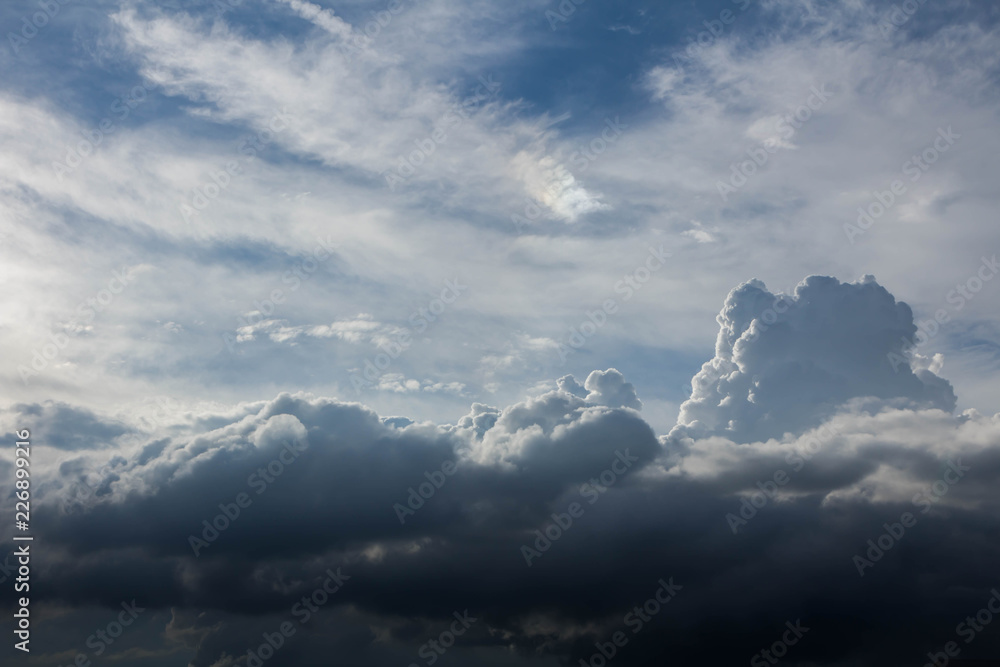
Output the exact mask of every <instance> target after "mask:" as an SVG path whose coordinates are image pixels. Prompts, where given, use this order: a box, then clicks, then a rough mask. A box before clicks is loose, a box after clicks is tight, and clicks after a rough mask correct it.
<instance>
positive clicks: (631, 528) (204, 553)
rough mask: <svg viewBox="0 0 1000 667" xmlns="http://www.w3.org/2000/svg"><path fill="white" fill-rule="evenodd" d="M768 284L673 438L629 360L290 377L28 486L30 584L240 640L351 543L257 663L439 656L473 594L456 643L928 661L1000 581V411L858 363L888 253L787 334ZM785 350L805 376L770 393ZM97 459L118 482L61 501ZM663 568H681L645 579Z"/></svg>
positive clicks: (813, 301) (304, 589)
mask: <svg viewBox="0 0 1000 667" xmlns="http://www.w3.org/2000/svg"><path fill="white" fill-rule="evenodd" d="M773 299H774V297H773V295H771V294H770V293H768V292H766V290H765V289H764V288H763V286H762V285H760V284H755V283H749V284H747V285H743V286H740V287H739V288H737V289H736V290H734V292H733V293H732V294H731V295H730V297H729V299H727V302H726V306H725V308H724V309H723V312H722V314H720V317H719V321H720V324H721V325H722V326H721V332H720V336H719V340H720V343H719V346H718V348H717V358H716V363H714V364H708V365H706V368H705V369H703V371H702V373H701V374H700V376H699V378H698V381H697V382H696V383H695V384H696V387H695V390H696V399H694V400H696V402H697V409H696V410H695V408H692V407H691V406H690V405H689V406H688V410H689V411H690V412H691V413H693V412H695V411H697V413H698V419H699V421H700V424H701V425H713V426H715V428H714V429H708V430H707V432H706V429H705V428H704V427H701V428H699V427H698V425H694V426H690V425H689V426H687V427H684V428H678V429H675V431H674V432H673V433H672V434H671V435H669V436H663V437H660V438H656V437H655V436H654V434H653V431H652V429H651V428H650V427H649V426H648V425H647V424H646V422H645V421H644V420H643V419H642V418H641V417H640V415H639V413H638V412H637V411H636V408H639V407H641V402H640V401H639V399H638V397H637V396H636V395H635V391H634V388H633V387H632V386H631V384H629V383H628V382H626V381H625V378H624V377H622V375H621V374H620V373H619V372H618V371H616V370H614V369H609V370H607V371H595V372H594V373H592V374H591V375H590V376H589V377H588V378H587V379H586V380H585V381H584V382H583V383H582V384H581V383H579V382H578V381H576V380H575V379H574V378H573V377H571V376H567V377H564V378H562V379H560V380H559V381H558V382H557V389H556V390H554V391H551V392H548V393H546V394H543V395H541V396H537V397H534V398H530V399H528V400H525V401H524V402H521V403H518V404H515V405H512V406H508V407H506V408H504V409H502V410H501V409H497V408H493V407H490V406H487V405H483V404H476V405H474V406H473V407H472V409H471V411H470V413H469V414H468V415H467V416H466V417H464V418H462V419H460V420H459V421H458V422H457V424H455V425H443V426H441V425H434V424H430V423H426V422H424V423H420V422H411V421H410V420H409V419H406V418H400V417H393V418H380V417H379V416H378V415H376V414H375V413H374V412H372V411H371V410H369V409H368V408H365V407H364V406H361V405H359V404H355V403H343V402H339V401H335V400H330V399H322V398H314V397H309V396H306V395H288V394H283V395H280V396H278V397H277V398H275V399H274V400H272V401H269V402H264V403H259V404H255V405H254V406H253V409H252V410H243V409H240V410H233V411H231V412H230V413H229V418H228V423H226V424H225V425H220V424H222V422H223V421H226V420H222V419H220V418H219V416H214V417H213V416H212V415H207V414H206V415H200V416H199V417H198V419H197V420H193V421H192V422H191V423H197V424H213V425H219V426H218V427H217V428H210V429H206V430H203V431H200V432H191V433H188V434H179V435H178V434H172V438H171V439H170V440H166V439H162V438H161V439H158V440H152V441H151V442H149V443H147V444H144V445H142V446H139V447H137V448H136V452H135V453H134V455H132V456H116V457H113V458H111V459H101V453H100V452H90V453H86V454H84V455H81V457H79V458H77V459H73V464H72V465H64V466H63V468H62V469H60V470H58V471H55V472H54V473H53V475H51V476H50V478H48V479H46V486H45V487H44V488H45V489H46V490H45V492H44V494H40V496H39V498H38V501H39V503H40V507H39V509H38V514H37V517H36V519H35V525H36V526H37V529H38V531H39V532H40V534H41V535H42V536H44V539H45V541H46V542H47V543H48V545H49V547H48V550H47V551H46V552H45V553H44V556H43V559H42V561H41V562H42V563H44V565H43V567H44V568H45V576H44V577H42V578H41V579H40V583H39V584H38V586H39V592H38V593H37V594H38V596H39V598H40V599H44V600H61V601H63V602H65V603H68V604H70V605H74V606H76V605H85V604H94V603H99V604H103V605H106V606H109V607H111V606H114V605H115V604H117V603H119V602H120V601H121V600H123V599H132V598H139V599H140V600H141V604H143V605H146V606H148V607H150V608H151V609H156V610H164V609H167V608H173V609H174V620H173V621H172V626H171V627H172V628H173V629H174V633H175V634H176V635H178V636H183V637H184V638H185V639H184V641H185V642H187V643H186V644H185V645H186V646H188V649H189V650H191V651H193V652H194V654H195V656H196V657H195V658H194V660H193V662H192V664H195V665H199V666H201V665H205V666H206V667H207V666H211V665H214V666H215V667H225V666H226V665H232V664H245V661H244V662H237V661H235V657H237V656H243V658H245V657H246V650H247V648H248V647H252V646H254V645H257V644H259V643H260V642H261V641H262V639H261V637H262V636H263V635H262V633H266V632H269V631H272V630H273V629H274V628H275V627H278V624H280V623H281V622H282V621H283V620H287V618H288V617H289V615H290V614H291V613H292V611H291V610H292V609H293V608H294V605H295V604H296V601H297V600H301V599H302V598H303V597H304V596H309V595H310V594H311V593H312V592H313V591H315V590H316V589H317V586H319V585H321V584H322V582H323V580H324V578H326V577H328V576H329V574H328V573H329V572H330V571H331V570H332V571H335V572H339V571H341V570H338V569H337V568H342V572H343V574H344V575H347V576H348V577H349V579H348V580H347V581H346V583H345V584H344V585H343V587H342V589H339V590H338V591H337V593H336V595H335V596H334V597H332V598H331V600H330V601H329V602H328V603H325V604H327V605H328V606H327V607H326V609H327V612H324V613H323V614H319V613H317V614H316V618H315V619H312V620H310V621H309V624H308V626H306V625H303V626H302V628H303V629H302V631H301V633H299V634H298V636H296V637H293V638H290V639H289V643H288V647H287V648H283V649H281V650H279V651H278V652H277V654H276V655H275V656H274V657H273V658H272V659H270V660H269V662H268V663H267V664H269V665H284V664H295V665H311V664H317V665H318V664H327V663H328V661H329V660H330V656H331V655H334V656H336V657H337V658H338V659H339V660H340V661H341V663H342V664H369V665H382V664H385V665H388V664H410V663H413V662H417V663H418V664H426V663H425V662H423V660H418V659H417V658H416V657H415V656H416V651H417V650H418V647H419V646H421V645H422V644H423V643H424V642H426V641H427V640H428V639H432V638H433V637H435V636H437V635H438V633H440V632H442V631H443V630H444V629H446V628H447V627H448V625H447V623H448V622H450V620H449V619H452V617H453V614H454V613H456V612H462V611H464V610H470V613H471V614H472V615H473V616H475V617H477V618H478V619H479V620H478V621H477V624H476V625H475V626H474V627H473V628H472V629H470V630H469V632H468V633H467V634H464V635H463V636H462V639H461V645H462V648H461V649H458V648H456V650H455V652H454V653H452V654H449V655H448V656H445V657H444V658H443V659H442V662H441V664H445V665H447V664H457V663H460V662H463V661H464V662H465V663H467V662H468V661H469V660H470V659H471V660H473V661H480V660H481V661H482V664H489V661H490V660H497V661H498V662H497V664H503V660H507V659H510V660H512V661H513V663H516V662H517V661H521V662H522V664H523V662H525V661H528V662H530V661H531V660H534V659H538V660H543V661H544V660H545V659H560V660H566V659H568V660H569V661H570V664H579V660H581V659H582V660H584V661H585V662H591V657H592V656H593V655H594V654H595V651H599V650H600V648H599V647H596V646H595V642H599V643H601V645H602V646H604V647H605V648H607V645H608V644H607V642H610V641H612V637H614V636H616V635H615V633H616V632H619V631H621V632H623V633H624V635H623V636H624V637H626V638H627V639H628V641H627V643H626V645H625V646H624V647H623V648H620V650H619V649H616V651H617V655H616V657H615V660H616V664H621V665H647V664H650V665H651V664H663V663H664V661H677V662H691V661H695V660H697V661H707V662H710V663H713V664H733V663H735V662H745V661H749V660H751V659H752V658H753V657H754V656H755V655H756V654H757V653H758V652H759V651H761V650H763V649H767V648H768V647H771V646H772V645H774V644H775V642H779V643H780V642H781V640H782V637H783V636H786V637H791V636H792V635H788V634H787V633H788V632H791V631H790V630H788V627H789V626H788V625H786V624H791V626H792V627H796V628H808V629H807V630H800V634H801V636H800V637H799V636H796V643H795V644H794V645H792V646H787V647H786V648H787V651H788V657H787V658H786V661H787V662H788V663H789V664H822V665H845V666H846V665H855V664H857V665H867V664H876V663H877V662H878V661H879V660H885V661H899V660H906V661H910V662H913V663H914V664H922V663H918V661H920V660H921V657H922V656H923V655H924V654H925V653H926V652H927V651H931V650H937V649H938V648H939V647H940V646H942V645H944V643H945V642H947V641H951V640H954V639H955V628H956V624H957V623H959V622H960V621H961V620H962V618H964V617H965V616H966V615H969V614H975V613H976V612H977V611H978V610H979V609H980V608H981V607H982V606H983V605H984V604H985V603H986V601H987V600H988V598H989V596H990V593H989V591H990V590H991V589H992V588H993V587H995V586H998V585H1000V574H998V572H997V570H996V567H995V564H996V563H997V562H1000V561H998V558H1000V546H998V545H1000V540H998V538H1000V519H998V518H997V517H998V516H1000V514H998V510H1000V506H998V502H997V498H996V494H995V491H994V489H995V488H996V485H997V483H998V481H1000V448H998V446H997V445H998V442H1000V420H998V419H997V418H992V419H991V418H986V417H983V416H981V415H979V414H977V413H975V412H972V411H969V412H967V413H963V414H961V415H954V414H952V412H951V408H952V406H953V397H952V394H951V391H950V386H949V385H947V383H945V382H944V381H943V380H940V379H939V378H936V376H934V377H933V378H932V377H929V376H928V375H926V374H925V375H923V376H920V375H914V374H913V373H910V374H909V375H904V374H902V373H901V374H900V375H901V377H900V378H899V379H896V377H895V374H893V375H889V374H890V373H893V371H892V370H891V368H889V369H888V370H887V369H886V368H883V367H881V366H878V367H877V368H875V369H872V368H870V367H869V366H867V365H866V363H865V362H866V361H867V362H870V363H872V364H876V365H877V364H879V363H880V359H881V358H882V357H883V356H884V354H885V353H886V352H887V351H889V350H892V349H895V348H894V345H895V344H896V343H895V342H894V341H896V339H897V338H898V337H899V336H903V335H907V333H908V332H912V330H913V329H912V316H911V315H910V311H909V308H907V307H906V306H905V305H903V304H897V303H896V302H895V301H894V300H893V299H892V297H891V295H889V294H888V293H887V292H885V290H884V289H883V288H881V287H880V286H878V285H877V284H876V283H874V281H872V280H870V279H866V280H864V281H862V282H861V283H856V284H847V285H845V284H841V283H837V282H836V281H832V279H822V278H815V277H814V278H810V279H809V280H807V281H805V282H804V283H803V284H802V285H800V287H799V289H798V290H797V291H796V296H795V297H794V298H793V299H792V301H791V304H790V306H789V308H788V311H787V313H784V314H783V315H784V319H779V320H778V321H777V322H774V323H772V324H773V326H771V329H770V331H774V332H776V333H773V334H770V336H775V337H778V338H780V340H777V339H773V338H770V337H768V331H762V333H760V334H759V335H757V336H755V337H749V336H747V332H748V331H749V332H753V331H761V329H760V327H761V325H762V324H763V321H762V319H761V318H763V317H764V315H762V314H761V313H763V312H765V311H766V309H767V308H768V307H770V306H771V305H772V303H773ZM768 319H769V318H768ZM813 322H819V323H821V324H822V326H820V325H819V324H813ZM730 351H732V353H730ZM838 355H839V356H838ZM720 360H722V361H720ZM722 362H725V363H722ZM723 366H726V368H722V367H723ZM807 367H808V369H807V370H808V372H805V371H803V369H804V368H807ZM790 368H793V369H797V370H796V371H795V372H793V371H791V370H789V369H790ZM723 371H725V372H723ZM747 375H750V376H753V375H757V376H758V382H759V384H760V386H761V387H762V389H761V390H760V394H759V395H757V392H756V391H755V392H754V395H753V396H752V397H751V396H749V395H745V394H743V393H741V392H743V389H744V388H743V385H742V384H740V382H742V379H741V378H742V377H743V376H747ZM859 377H860V378H861V379H860V380H859ZM778 378H785V379H786V380H787V381H789V382H792V380H793V379H794V382H793V383H792V384H793V386H794V388H795V391H796V392H797V393H799V394H801V395H802V396H805V397H808V398H809V400H808V401H801V400H793V398H797V397H793V396H791V395H790V394H788V393H787V392H786V393H785V394H783V395H782V396H779V395H778V394H769V393H768V392H767V390H766V388H767V387H768V385H769V384H770V383H774V384H775V385H778V383H777V379H778ZM789 378H791V379H789ZM784 381H785V380H782V382H784ZM866 387H872V388H873V393H874V395H872V394H867V393H865V388H866ZM786 399H787V400H789V401H792V403H793V404H794V405H795V406H796V411H789V410H785V409H783V408H782V406H783V405H785V403H784V402H783V400H786ZM741 401H742V402H741ZM768 415H770V417H769V418H765V417H767V416H768ZM760 422H765V426H758V424H759V423H760ZM721 424H728V425H729V427H728V428H720V427H719V425H721ZM778 424H786V425H787V426H786V427H783V428H778ZM758 429H763V430H765V431H766V432H768V433H771V434H775V437H771V438H766V439H763V438H759V437H755V436H754V433H756V432H757V431H758ZM786 432H787V433H786ZM88 461H89V462H91V464H92V466H93V467H92V473H91V474H92V475H93V476H94V477H95V479H96V478H98V477H99V478H101V482H100V483H101V485H102V488H103V489H104V490H105V491H106V492H105V493H103V494H101V495H95V496H93V497H91V498H89V499H87V500H86V501H85V502H84V501H74V502H67V500H66V495H67V494H68V493H69V491H68V487H69V485H70V484H71V483H72V480H73V479H74V476H76V475H79V474H80V470H79V468H80V466H81V465H82V463H83V462H88ZM275 462H281V464H280V466H279V465H277V464H276V463H275ZM240 494H246V498H248V499H249V500H250V501H251V502H250V503H249V504H247V505H246V506H243V507H241V508H240V509H239V516H238V517H233V516H231V517H230V518H229V519H228V520H224V521H220V520H219V519H218V517H219V516H222V515H223V513H224V512H230V513H231V514H235V509H234V508H236V507H238V505H237V502H238V498H239V497H240ZM220 504H222V505H223V507H222V508H220ZM203 520H205V521H208V522H209V523H213V522H218V523H217V530H216V532H215V534H214V537H212V536H211V530H210V529H209V532H208V533H206V532H205V530H206V528H205V525H204V524H203V523H202V521H203ZM222 524H228V525H226V526H225V527H223V526H222ZM192 535H193V536H195V537H197V538H199V539H204V544H201V545H200V546H197V549H195V547H193V546H192V544H193V543H192V541H191V536H192ZM195 544H196V545H197V543H195ZM195 550H197V551H198V552H199V553H198V555H197V556H195V554H194V551H195ZM664 582H666V584H669V585H673V584H676V585H678V586H679V587H680V588H679V589H678V590H677V592H676V595H675V597H673V598H672V599H671V600H670V603H669V604H664V605H661V604H659V603H657V604H655V605H652V604H650V605H649V606H648V607H647V606H646V605H647V602H648V601H649V600H655V599H656V596H657V594H658V592H659V594H661V595H662V590H661V589H662V587H663V586H664V585H666V584H664ZM637 607H638V610H636V608H637ZM654 608H655V613H654V612H653V611H652V610H653V609H654ZM202 614H207V616H202ZM640 621H641V622H640ZM991 637H995V633H994V634H993V635H990V634H988V633H985V632H984V633H983V635H982V636H981V637H977V638H976V639H975V642H976V643H975V644H973V645H972V646H971V648H970V649H969V650H968V651H967V652H966V654H967V655H973V653H972V651H977V652H980V653H984V652H988V651H989V650H996V649H997V648H998V647H1000V641H998V640H997V639H995V638H991ZM178 641H179V640H178ZM477 647H478V649H479V650H482V651H485V653H484V654H482V655H483V656H486V657H482V658H480V657H476V658H472V657H471V656H472V655H476V656H480V654H478V653H475V654H472V653H468V651H474V650H475V649H477ZM780 648H781V647H779V649H780ZM510 651H513V653H510ZM504 656H506V657H504ZM515 657H516V660H514V658H515ZM760 659H763V658H760ZM591 664H593V662H591Z"/></svg>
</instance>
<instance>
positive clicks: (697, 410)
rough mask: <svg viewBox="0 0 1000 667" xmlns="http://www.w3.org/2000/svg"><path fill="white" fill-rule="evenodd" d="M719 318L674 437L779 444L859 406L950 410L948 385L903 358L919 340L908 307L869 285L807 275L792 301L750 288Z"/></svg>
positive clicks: (740, 290) (732, 296) (866, 280)
mask: <svg viewBox="0 0 1000 667" xmlns="http://www.w3.org/2000/svg"><path fill="white" fill-rule="evenodd" d="M716 319H717V320H718V322H719V327H720V328H719V336H718V338H717V340H716V343H715V358H713V359H712V360H711V361H708V362H707V363H705V364H704V366H702V369H701V371H700V372H699V373H698V374H697V375H695V377H694V379H693V380H692V382H691V384H692V389H693V391H692V394H691V398H690V399H688V400H687V401H685V402H684V403H683V405H681V410H680V416H679V418H678V428H677V429H676V430H675V434H677V435H692V436H706V435H710V434H718V435H725V436H726V437H728V438H731V439H733V440H736V441H738V442H750V441H752V440H759V439H766V438H772V437H780V436H782V435H783V434H784V433H788V432H792V433H797V432H801V431H802V430H803V429H806V428H810V427H813V426H816V425H817V424H819V423H820V422H821V421H822V420H823V419H825V418H827V417H829V416H831V415H832V414H834V412H836V410H837V408H838V407H840V406H841V405H843V404H844V403H846V402H847V401H849V400H851V399H855V398H863V397H875V398H880V399H886V400H892V401H893V402H894V404H895V405H897V406H900V407H914V408H925V407H934V408H939V409H941V410H947V411H952V410H954V409H955V403H956V399H955V393H954V391H953V390H952V387H951V385H950V383H948V382H947V381H945V380H943V379H941V378H940V377H938V376H937V375H935V374H934V373H932V372H931V371H929V370H926V369H920V370H917V371H914V370H913V368H912V367H911V365H910V363H909V362H908V361H907V359H906V356H905V353H904V348H906V347H908V343H907V341H912V339H913V336H914V334H915V333H916V331H917V327H916V325H915V324H914V323H913V312H912V311H911V310H910V307H909V306H907V305H906V304H905V303H902V302H897V301H896V300H895V299H894V298H893V296H892V295H891V294H890V293H889V292H888V291H887V290H886V289H885V288H884V287H882V286H881V285H879V284H878V283H877V282H875V278H874V277H872V276H864V277H863V278H862V279H861V280H860V281H858V282H854V283H842V282H840V281H838V280H837V279H835V278H829V277H824V276H810V277H808V278H806V279H805V280H804V281H803V282H801V283H800V284H799V285H798V286H797V287H796V288H795V293H794V294H793V295H791V296H787V295H782V294H778V295H776V294H772V293H771V292H770V291H768V289H767V287H766V286H765V285H764V283H762V282H761V281H759V280H750V281H749V282H746V283H743V284H742V285H740V286H739V287H737V288H736V289H734V290H733V291H732V292H730V293H729V296H728V297H727V298H726V302H725V305H724V306H723V308H722V311H721V312H720V313H719V315H718V317H717V318H716Z"/></svg>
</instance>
